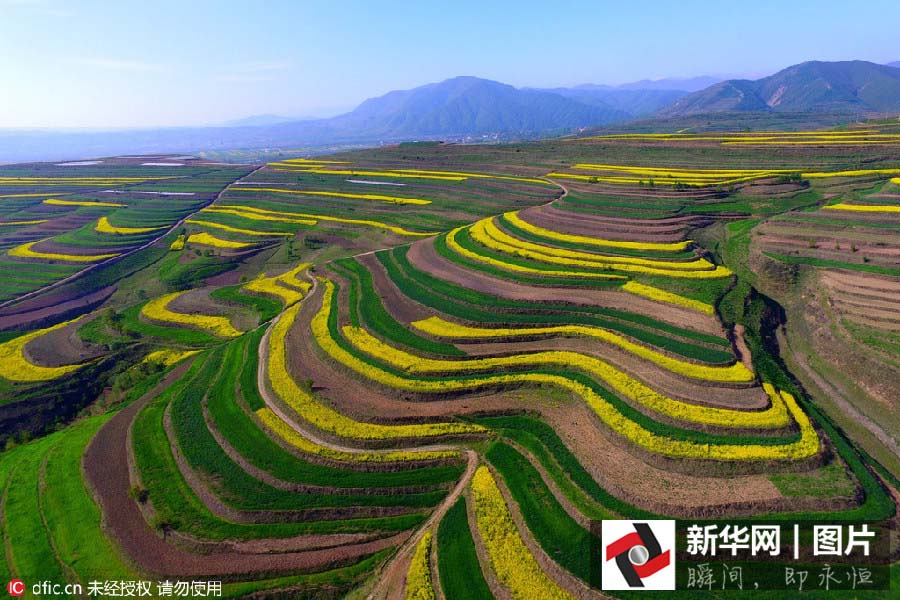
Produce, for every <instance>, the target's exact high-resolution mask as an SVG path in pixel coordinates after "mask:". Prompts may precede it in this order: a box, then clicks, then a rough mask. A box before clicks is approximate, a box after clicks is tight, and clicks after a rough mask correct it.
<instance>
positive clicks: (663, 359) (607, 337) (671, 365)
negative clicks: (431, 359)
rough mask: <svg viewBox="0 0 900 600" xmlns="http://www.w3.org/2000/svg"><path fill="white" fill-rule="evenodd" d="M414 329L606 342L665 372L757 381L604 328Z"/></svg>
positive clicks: (735, 369)
mask: <svg viewBox="0 0 900 600" xmlns="http://www.w3.org/2000/svg"><path fill="white" fill-rule="evenodd" d="M412 326H413V327H415V328H416V329H419V330H420V331H424V332H425V333H427V334H429V335H433V336H436V337H450V338H464V339H482V338H515V337H531V336H536V335H537V336H543V335H567V336H580V337H591V338H595V339H599V340H602V341H604V342H606V343H608V344H610V345H613V346H617V347H619V348H622V349H623V350H625V351H627V352H630V353H631V354H634V355H636V356H640V357H641V358H643V359H646V360H649V361H651V362H653V363H655V364H657V365H659V366H661V367H663V368H664V369H667V370H669V371H672V372H673V373H678V374H679V375H685V376H687V377H694V378H696V379H703V380H705V381H720V382H750V381H753V373H752V372H751V371H750V370H749V369H748V368H747V367H746V366H744V364H743V363H741V362H735V363H734V364H732V365H730V366H727V367H721V366H715V365H699V364H696V363H692V362H687V361H684V360H680V359H677V358H672V357H671V356H668V355H666V354H663V353H661V352H658V351H656V350H653V349H651V348H648V347H646V346H643V345H641V344H636V343H635V342H632V341H631V340H629V339H628V338H626V337H624V336H621V335H619V334H617V333H613V332H611V331H609V330H607V329H603V328H601V327H593V326H585V325H556V326H550V327H517V328H502V327H498V328H490V327H469V326H467V325H460V324H458V323H451V322H449V321H445V320H443V319H442V318H440V317H429V318H427V319H424V320H422V321H415V322H413V323H412Z"/></svg>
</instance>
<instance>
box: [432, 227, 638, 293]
mask: <svg viewBox="0 0 900 600" xmlns="http://www.w3.org/2000/svg"><path fill="white" fill-rule="evenodd" d="M460 231H462V227H457V228H456V229H454V230H452V231H451V232H450V233H448V234H447V238H446V240H447V247H448V248H450V249H451V250H453V251H454V252H455V253H457V254H459V255H460V256H463V257H465V258H468V259H469V260H473V261H476V262H480V263H483V264H486V265H491V266H493V267H498V268H500V269H505V270H507V271H514V272H516V273H527V274H529V275H540V276H543V277H547V276H549V277H580V278H584V279H607V280H608V279H622V280H624V279H627V277H625V275H614V274H612V273H587V272H584V271H555V270H545V269H534V268H532V267H526V266H524V265H517V264H515V263H508V262H504V261H501V260H497V259H495V258H493V257H490V256H483V255H481V254H477V253H475V252H472V251H471V250H468V249H467V248H463V247H462V246H460V245H459V242H457V241H456V234H457V233H459V232H460Z"/></svg>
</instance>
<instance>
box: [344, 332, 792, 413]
mask: <svg viewBox="0 0 900 600" xmlns="http://www.w3.org/2000/svg"><path fill="white" fill-rule="evenodd" d="M545 329H548V330H552V329H554V328H552V327H548V328H545ZM501 331H502V330H501ZM508 331H513V332H514V331H516V330H508ZM526 331H527V330H526ZM601 332H602V330H600V331H591V332H590V333H591V334H593V335H594V336H599V335H601ZM343 333H344V335H345V336H346V337H347V339H348V340H349V341H350V343H352V344H353V345H354V346H355V347H356V348H358V349H359V350H361V351H362V352H365V353H366V354H368V355H369V356H372V357H375V358H378V359H380V360H382V361H384V362H386V363H388V364H390V365H392V366H393V367H395V368H398V369H402V370H403V371H405V372H407V373H428V374H435V373H469V372H472V371H476V372H477V371H490V370H500V369H505V368H508V367H533V368H541V367H552V368H563V369H565V368H571V367H574V368H576V369H579V370H581V371H583V372H585V373H587V374H589V375H592V376H593V377H595V378H596V379H599V380H600V381H604V382H606V383H607V384H608V385H609V386H610V387H611V388H612V389H614V390H616V391H617V392H619V393H620V394H622V395H623V396H625V397H627V398H630V399H631V400H633V401H634V402H637V403H639V404H643V405H644V406H646V407H647V408H650V409H651V410H654V411H656V412H659V413H661V414H664V415H667V416H670V417H673V418H676V419H682V420H684V421H690V422H693V423H700V424H703V425H715V426H718V427H759V428H777V427H784V426H785V425H787V424H788V423H789V420H788V415H787V412H786V410H785V408H784V405H783V403H782V402H780V401H779V399H778V397H777V396H776V397H774V398H772V405H771V406H770V408H768V409H767V410H764V411H741V410H733V409H728V408H714V407H707V406H700V405H697V404H691V403H689V402H682V401H680V400H675V399H673V398H669V397H667V396H664V395H663V394H660V393H659V392H657V391H656V390H654V389H652V388H650V387H648V386H646V385H644V384H643V383H641V382H640V381H638V380H636V379H634V378H633V377H631V376H629V375H628V374H627V373H624V372H622V371H620V370H619V369H617V368H615V367H613V366H612V365H610V364H609V363H607V362H605V361H603V360H600V359H599V358H595V357H593V356H587V355H585V354H580V353H578V352H571V351H567V350H553V351H542V352H532V353H527V354H516V355H513V356H498V357H490V358H475V359H468V360H441V359H434V358H424V357H420V356H416V355H414V354H410V353H408V352H405V351H403V350H400V349H398V348H394V347H392V346H389V345H387V344H385V343H384V342H382V341H381V340H379V339H378V338H376V337H374V336H372V335H371V334H369V333H368V332H367V331H366V330H365V329H362V328H359V327H351V326H349V325H348V326H345V327H344V328H343ZM626 342H627V340H620V343H622V344H623V345H624V344H625V343H626ZM627 343H628V345H630V346H632V348H628V349H629V350H631V351H633V352H634V353H635V354H638V355H639V356H642V357H644V358H647V359H648V360H653V362H658V363H662V364H663V366H665V367H666V368H669V369H670V370H673V371H674V370H675V369H678V370H680V371H683V372H685V374H686V373H689V372H691V369H693V370H695V371H696V373H697V375H694V376H695V377H697V378H699V379H705V377H702V376H701V375H700V374H704V375H711V376H716V377H718V381H743V382H746V381H748V380H752V373H750V372H749V371H748V370H747V368H746V367H744V365H742V364H741V363H735V364H734V365H733V366H732V367H727V368H723V369H719V368H717V367H709V366H704V365H691V364H689V363H683V362H682V361H677V360H675V359H672V358H670V357H667V356H665V355H662V354H660V353H658V352H654V351H652V350H649V349H648V348H645V347H643V346H639V345H637V344H632V343H630V342H627ZM719 370H721V372H718V371H719ZM748 377H749V378H750V379H748ZM729 378H730V379H729ZM411 385H415V384H410V383H408V382H403V383H401V385H398V386H395V387H406V388H407V389H409V387H410V386H411Z"/></svg>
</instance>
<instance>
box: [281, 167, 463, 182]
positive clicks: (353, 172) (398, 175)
mask: <svg viewBox="0 0 900 600" xmlns="http://www.w3.org/2000/svg"><path fill="white" fill-rule="evenodd" d="M275 170H276V171H289V172H291V173H315V174H317V175H351V176H356V175H362V176H365V177H391V178H395V179H432V180H436V181H465V180H466V179H467V178H466V177H458V176H446V177H442V176H439V175H415V174H412V173H398V172H395V171H366V170H362V171H361V170H357V169H316V168H310V169H284V168H282V169H275Z"/></svg>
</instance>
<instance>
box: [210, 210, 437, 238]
mask: <svg viewBox="0 0 900 600" xmlns="http://www.w3.org/2000/svg"><path fill="white" fill-rule="evenodd" d="M203 210H204V211H206V212H221V213H227V214H233V215H237V216H239V217H243V218H245V219H259V220H268V221H284V222H285V223H300V224H304V225H315V224H316V221H328V222H332V223H348V224H351V225H365V226H367V227H375V228H378V229H385V230H387V231H390V232H391V233H396V234H397V235H408V236H417V237H428V236H431V235H436V233H435V232H418V231H409V230H408V229H404V228H402V227H397V226H396V225H388V224H386V223H381V222H379V221H370V220H367V219H345V218H342V217H332V216H328V215H314V214H308V213H295V212H281V211H275V210H266V209H263V208H254V207H252V206H240V205H224V206H211V207H209V208H204V209H203Z"/></svg>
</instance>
